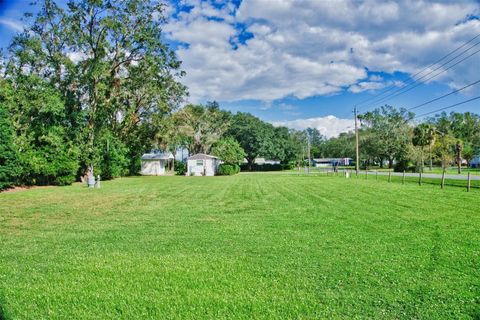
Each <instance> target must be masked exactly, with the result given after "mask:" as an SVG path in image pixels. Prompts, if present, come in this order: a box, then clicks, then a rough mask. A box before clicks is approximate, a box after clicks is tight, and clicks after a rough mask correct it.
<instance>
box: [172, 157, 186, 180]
mask: <svg viewBox="0 0 480 320" xmlns="http://www.w3.org/2000/svg"><path fill="white" fill-rule="evenodd" d="M185 172H187V164H186V163H185V162H182V161H178V160H175V174H176V175H177V176H183V175H185Z"/></svg>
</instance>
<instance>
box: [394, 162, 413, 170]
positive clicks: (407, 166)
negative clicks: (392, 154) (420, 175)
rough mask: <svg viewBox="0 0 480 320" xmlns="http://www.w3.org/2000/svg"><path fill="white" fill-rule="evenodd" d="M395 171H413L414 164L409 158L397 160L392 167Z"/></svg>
mask: <svg viewBox="0 0 480 320" xmlns="http://www.w3.org/2000/svg"><path fill="white" fill-rule="evenodd" d="M393 171H395V172H403V171H405V172H415V165H414V164H413V162H412V161H410V160H401V161H398V162H397V163H396V164H395V166H394V167H393Z"/></svg>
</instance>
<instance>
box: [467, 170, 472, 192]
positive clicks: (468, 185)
mask: <svg viewBox="0 0 480 320" xmlns="http://www.w3.org/2000/svg"><path fill="white" fill-rule="evenodd" d="M470 178H471V177H470V172H469V173H468V181H467V192H470V187H471V180H470Z"/></svg>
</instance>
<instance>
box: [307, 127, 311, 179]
mask: <svg viewBox="0 0 480 320" xmlns="http://www.w3.org/2000/svg"><path fill="white" fill-rule="evenodd" d="M307 151H308V173H309V174H310V163H311V160H310V133H309V132H308V131H307Z"/></svg>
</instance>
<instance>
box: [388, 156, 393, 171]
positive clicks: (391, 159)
mask: <svg viewBox="0 0 480 320" xmlns="http://www.w3.org/2000/svg"><path fill="white" fill-rule="evenodd" d="M388 168H389V169H392V168H393V158H388Z"/></svg>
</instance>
